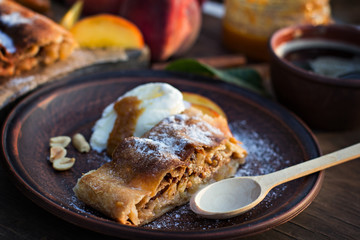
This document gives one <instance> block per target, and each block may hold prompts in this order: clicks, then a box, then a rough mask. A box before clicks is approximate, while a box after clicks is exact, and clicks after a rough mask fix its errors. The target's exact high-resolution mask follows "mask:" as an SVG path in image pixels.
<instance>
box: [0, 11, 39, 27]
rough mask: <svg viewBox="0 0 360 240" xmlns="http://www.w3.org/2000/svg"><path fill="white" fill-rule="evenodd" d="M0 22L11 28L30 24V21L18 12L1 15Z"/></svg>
mask: <svg viewBox="0 0 360 240" xmlns="http://www.w3.org/2000/svg"><path fill="white" fill-rule="evenodd" d="M0 22H2V23H3V24H5V25H7V26H8V27H13V26H16V25H20V24H31V23H32V19H31V18H26V17H23V16H22V15H21V14H20V13H19V12H13V13H10V14H4V15H2V16H1V17H0Z"/></svg>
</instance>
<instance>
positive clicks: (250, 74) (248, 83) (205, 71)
mask: <svg viewBox="0 0 360 240" xmlns="http://www.w3.org/2000/svg"><path fill="white" fill-rule="evenodd" d="M166 70H169V71H177V72H185V73H191V74H198V75H203V76H210V77H213V78H215V79H218V80H222V81H224V82H227V83H231V84H235V85H237V86H240V87H244V88H247V89H250V90H252V91H254V92H256V93H258V94H261V95H266V92H265V90H264V87H263V85H262V80H261V77H260V75H259V73H258V72H257V71H255V70H253V69H242V68H235V69H228V70H219V69H216V68H213V67H210V66H209V65H206V64H203V63H200V62H198V61H196V60H194V59H179V60H176V61H174V62H171V63H170V64H168V65H167V67H166Z"/></svg>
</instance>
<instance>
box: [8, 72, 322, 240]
mask: <svg viewBox="0 0 360 240" xmlns="http://www.w3.org/2000/svg"><path fill="white" fill-rule="evenodd" d="M114 77H115V78H120V80H121V78H122V77H145V78H146V77H159V78H180V79H181V78H183V79H187V80H194V79H196V81H200V82H201V81H203V82H204V83H206V84H219V83H212V81H213V80H212V79H209V78H205V77H194V76H192V75H187V74H177V73H168V72H163V71H140V72H139V71H121V72H106V73H100V74H95V75H94V74H91V75H85V76H82V77H79V76H75V78H76V79H75V80H76V81H79V84H81V82H82V81H83V80H84V79H85V81H93V80H96V79H100V78H104V79H107V78H114ZM73 78H74V77H71V76H70V77H67V78H65V79H63V81H62V82H60V83H59V82H57V83H53V84H50V85H49V86H45V87H44V88H42V89H40V90H39V91H36V92H34V93H33V94H31V95H30V96H28V97H26V98H25V99H24V100H22V101H21V102H20V103H19V104H18V105H17V106H16V107H15V108H14V109H13V110H12V111H11V113H10V114H9V116H8V118H7V120H6V122H5V124H4V128H3V132H2V148H3V151H4V153H5V161H6V164H7V168H8V170H9V172H10V173H11V177H12V179H13V180H14V181H15V184H16V186H17V187H18V188H19V189H20V190H22V192H23V193H24V194H25V195H26V196H27V197H29V198H30V199H31V200H32V201H34V202H35V203H36V204H37V205H39V206H40V207H42V208H44V209H46V210H47V211H49V212H51V213H52V214H54V215H56V216H58V217H60V218H62V219H64V220H66V221H68V222H71V223H73V224H75V225H77V226H80V227H83V228H86V229H89V230H92V231H96V232H100V233H104V234H107V235H111V236H119V233H127V234H128V235H127V237H130V238H133V237H150V238H154V239H164V238H169V237H171V238H172V239H183V238H187V239H196V238H199V237H207V238H209V239H218V238H227V237H235V236H236V237H244V236H249V235H253V234H257V233H260V232H263V231H266V230H268V229H270V228H272V227H275V226H278V225H280V224H282V223H284V222H286V221H288V220H290V219H291V218H293V217H295V216H296V215H297V214H299V213H300V212H301V211H303V210H304V209H305V208H306V207H307V206H308V205H309V204H310V203H311V202H312V201H313V199H314V198H315V197H316V195H317V193H318V192H319V190H320V188H321V184H322V181H323V172H320V173H316V174H313V175H312V176H311V178H312V180H311V182H312V184H310V185H309V186H307V188H309V191H308V194H307V195H304V196H301V194H300V195H299V196H298V198H299V199H297V200H296V201H298V202H297V204H295V205H294V206H291V207H290V208H289V209H286V206H284V207H283V208H285V210H284V209H280V210H281V211H280V213H278V214H276V213H275V214H274V213H270V214H269V216H267V217H266V218H265V221H260V222H256V221H255V223H254V225H251V226H246V227H238V226H236V225H235V226H229V227H222V228H221V229H211V230H206V231H198V230H191V231H173V230H171V231H169V230H161V229H160V230H158V229H148V228H138V227H131V226H124V225H119V224H118V223H116V222H114V221H111V220H107V219H101V221H100V220H99V218H97V217H93V216H91V215H81V214H79V213H78V212H74V211H72V210H70V209H66V208H65V207H64V206H61V205H58V204H57V203H55V202H53V201H52V200H51V199H49V198H47V197H46V196H44V195H42V194H41V193H39V192H38V191H37V190H36V189H35V188H33V187H32V186H31V185H30V184H29V183H28V180H27V179H26V176H23V173H22V172H21V171H20V172H19V171H17V169H16V168H15V167H14V166H13V164H12V159H11V158H10V157H9V155H8V151H7V144H6V142H7V141H6V140H7V134H8V131H9V129H10V128H11V125H12V120H13V119H14V118H15V117H16V115H17V114H18V112H19V111H21V108H22V107H26V105H27V103H28V102H31V100H32V99H34V98H35V97H38V96H41V95H42V94H45V93H47V92H49V91H51V90H56V89H57V88H58V87H61V86H66V83H67V82H71V81H74V79H73ZM75 85H76V83H75ZM224 86H225V88H227V90H228V89H231V90H232V91H236V92H237V93H238V94H241V95H242V97H244V98H245V100H246V101H247V102H248V104H256V105H261V107H262V108H263V109H262V110H264V111H267V113H268V114H269V115H271V116H272V117H275V118H279V119H280V121H284V122H283V124H285V125H286V126H288V127H289V128H294V131H296V134H304V135H307V138H308V139H309V140H310V142H306V143H302V144H304V145H307V147H308V148H311V150H312V151H313V153H311V154H313V155H314V154H315V155H314V156H312V157H316V155H320V150H319V147H318V144H317V141H316V139H315V137H314V136H313V134H312V132H311V131H310V129H309V128H308V127H307V126H306V125H305V124H304V123H303V122H302V121H301V120H300V119H298V118H297V117H296V116H295V115H293V114H292V113H289V112H288V111H287V110H285V109H284V108H283V107H281V106H279V105H277V104H275V103H273V102H271V101H269V100H267V99H265V98H262V97H260V96H258V95H256V94H253V93H251V92H249V91H247V90H244V89H241V88H238V87H235V86H232V85H229V84H225V83H221V84H219V87H224Z"/></svg>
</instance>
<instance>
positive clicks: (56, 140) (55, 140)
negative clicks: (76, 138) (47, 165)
mask: <svg viewBox="0 0 360 240" xmlns="http://www.w3.org/2000/svg"><path fill="white" fill-rule="evenodd" d="M70 142H71V138H70V137H68V136H57V137H52V138H50V147H55V146H60V147H64V148H65V147H67V145H69V143H70Z"/></svg>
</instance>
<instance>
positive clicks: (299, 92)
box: [269, 24, 360, 130]
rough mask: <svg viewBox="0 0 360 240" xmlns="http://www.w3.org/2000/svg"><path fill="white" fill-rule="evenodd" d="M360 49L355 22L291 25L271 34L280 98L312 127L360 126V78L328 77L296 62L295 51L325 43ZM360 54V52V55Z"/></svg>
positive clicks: (273, 70) (273, 76) (359, 30)
mask: <svg viewBox="0 0 360 240" xmlns="http://www.w3.org/2000/svg"><path fill="white" fill-rule="evenodd" d="M331 46H332V47H334V48H339V49H338V50H341V48H344V49H345V48H346V50H347V51H354V52H357V51H359V54H360V27H356V26H351V25H339V24H334V25H327V26H310V25H300V26H291V27H287V28H283V29H280V30H278V31H276V32H275V33H274V34H273V35H272V36H271V38H270V41H269V51H270V70H271V81H272V85H273V90H274V93H275V96H276V98H277V100H278V101H279V102H280V103H281V104H283V105H285V106H286V107H287V108H288V109H290V110H291V111H293V112H294V113H296V114H297V115H298V116H299V117H300V118H302V119H303V120H304V121H305V122H306V123H307V124H308V125H309V126H310V127H311V128H313V129H321V130H345V129H353V128H358V127H360V79H359V78H358V76H355V77H353V79H340V78H334V77H326V76H322V75H319V74H316V73H314V72H312V71H309V70H305V69H304V68H301V67H298V66H296V65H294V64H293V63H292V62H290V61H289V60H287V59H285V58H284V56H285V55H286V54H288V53H289V52H291V51H295V50H301V49H305V48H321V47H323V48H324V47H325V48H328V47H331ZM359 56H360V55H359Z"/></svg>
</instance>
